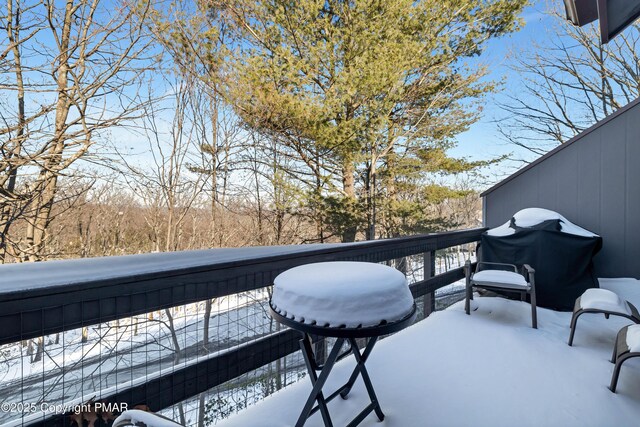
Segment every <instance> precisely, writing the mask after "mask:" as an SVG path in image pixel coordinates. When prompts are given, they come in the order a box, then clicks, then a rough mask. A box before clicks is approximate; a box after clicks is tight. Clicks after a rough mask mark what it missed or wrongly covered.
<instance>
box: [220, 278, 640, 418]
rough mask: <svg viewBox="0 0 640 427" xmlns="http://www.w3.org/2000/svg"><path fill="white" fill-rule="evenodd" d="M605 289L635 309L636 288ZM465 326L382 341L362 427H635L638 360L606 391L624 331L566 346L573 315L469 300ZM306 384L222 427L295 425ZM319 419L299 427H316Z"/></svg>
mask: <svg viewBox="0 0 640 427" xmlns="http://www.w3.org/2000/svg"><path fill="white" fill-rule="evenodd" d="M600 284H601V286H602V287H603V288H608V289H611V290H613V291H615V292H617V293H619V294H620V295H621V296H622V297H623V298H625V299H627V300H629V301H631V302H632V303H633V304H634V305H636V306H640V281H637V280H635V279H609V280H607V279H601V282H600ZM472 308H473V310H474V311H473V312H472V313H471V316H467V315H465V313H464V309H463V303H458V304H455V305H453V306H452V307H450V308H449V309H447V310H444V311H441V312H437V313H434V314H433V315H431V316H430V317H429V318H428V319H426V320H425V321H423V322H420V323H418V324H416V325H414V326H412V327H410V328H407V329H405V330H404V331H402V332H400V333H398V334H396V335H394V336H393V337H390V338H388V339H386V340H383V341H381V342H380V343H379V344H378V346H377V347H376V349H375V351H374V352H373V353H372V355H371V358H370V360H369V362H368V363H367V366H368V369H369V373H370V376H371V379H372V382H373V384H374V386H375V387H376V392H377V394H378V398H379V400H380V402H381V405H382V409H383V411H384V412H385V414H386V419H385V421H384V422H383V423H379V422H378V421H377V418H376V417H375V415H374V414H370V415H369V416H368V417H367V418H366V419H365V420H364V422H363V423H362V424H361V425H362V426H371V427H374V426H375V427H381V426H385V427H406V426H421V425H429V426H470V425H474V426H514V425H517V426H562V427H566V426H581V427H582V426H614V425H615V426H637V425H638V423H639V421H638V420H640V360H634V359H631V360H630V361H628V362H626V363H625V366H624V367H623V368H622V373H621V377H620V382H619V384H618V393H617V394H614V393H611V392H610V391H609V390H608V389H607V386H608V385H609V381H610V379H611V372H612V369H613V365H612V364H611V363H609V361H608V359H609V357H610V356H611V350H612V348H613V343H614V340H615V335H616V332H617V331H618V330H619V329H620V328H621V327H622V326H624V325H626V324H628V323H629V321H627V320H625V319H620V318H614V317H611V318H610V319H609V320H606V319H605V318H604V316H600V315H583V316H582V317H581V318H580V320H579V323H578V329H577V332H576V337H575V341H574V346H573V347H569V346H568V345H567V338H568V335H569V321H570V318H571V313H562V312H556V311H551V310H547V309H539V310H538V329H537V330H536V329H532V328H531V327H530V320H531V319H530V316H531V312H530V306H529V305H528V304H526V303H523V302H520V301H511V300H506V299H502V298H488V297H487V298H476V299H475V300H474V302H473V306H472ZM352 367H353V360H351V358H349V359H348V360H344V361H342V362H340V363H339V364H337V365H336V367H335V369H334V371H333V372H332V375H331V376H330V378H329V380H328V383H327V385H326V386H325V387H326V388H325V390H327V391H330V390H331V389H333V388H336V387H337V386H339V385H341V384H342V382H344V380H345V379H346V377H348V375H349V373H350V372H351V369H352ZM310 388H311V386H310V382H309V381H308V380H307V379H303V380H302V381H299V382H298V383H296V384H293V385H291V386H289V387H287V388H285V389H284V390H282V391H280V392H278V393H275V394H274V395H272V396H270V397H268V398H266V399H265V400H264V401H262V402H260V403H258V404H257V405H255V406H252V407H250V408H248V409H246V410H244V411H242V412H240V413H239V414H237V415H235V416H232V417H231V418H229V419H228V420H226V421H224V422H222V423H221V424H219V425H221V426H223V427H246V426H258V425H259V426H261V427H284V426H291V425H293V424H294V423H295V420H296V419H297V417H298V414H299V412H300V410H301V408H302V406H303V404H304V400H305V399H306V397H307V396H308V394H309V390H310ZM366 403H368V402H367V399H366V392H365V390H364V387H363V385H362V383H361V382H360V381H358V383H357V385H356V387H354V389H353V390H352V392H351V394H350V395H349V399H348V400H341V399H339V398H338V399H336V400H334V401H332V402H331V403H330V404H329V409H330V412H331V415H332V417H333V422H334V424H335V425H345V424H347V423H348V421H349V420H351V418H353V416H355V415H356V414H357V413H358V412H359V411H360V410H361V409H362V408H364V406H365V405H366ZM322 425H323V424H322V419H321V417H320V414H319V413H316V414H315V415H314V416H313V417H312V418H311V419H309V421H308V422H307V424H306V426H308V427H313V426H322Z"/></svg>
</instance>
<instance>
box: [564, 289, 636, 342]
mask: <svg viewBox="0 0 640 427" xmlns="http://www.w3.org/2000/svg"><path fill="white" fill-rule="evenodd" d="M585 313H592V314H604V316H605V318H607V319H608V318H609V316H620V317H625V318H627V319H629V320H631V321H632V322H634V323H640V314H639V313H638V309H637V308H635V306H634V305H633V304H631V303H630V302H629V301H625V300H623V299H622V298H620V297H619V296H618V294H616V293H615V292H612V291H610V290H608V289H587V290H586V291H585V292H584V293H583V294H582V295H581V296H580V297H578V299H576V303H575V305H574V307H573V315H572V316H571V325H570V328H571V332H570V334H569V343H568V344H569V345H570V346H571V345H573V336H574V335H575V332H576V326H577V324H578V318H579V317H580V316H581V315H583V314H585Z"/></svg>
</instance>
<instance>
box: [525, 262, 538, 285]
mask: <svg viewBox="0 0 640 427" xmlns="http://www.w3.org/2000/svg"><path fill="white" fill-rule="evenodd" d="M522 269H523V270H524V272H525V273H526V274H525V277H526V278H527V282H529V284H530V285H531V286H535V274H536V270H535V269H534V268H533V267H531V266H530V265H529V264H525V265H523V266H522Z"/></svg>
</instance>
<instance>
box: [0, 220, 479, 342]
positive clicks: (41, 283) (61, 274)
mask: <svg viewBox="0 0 640 427" xmlns="http://www.w3.org/2000/svg"><path fill="white" fill-rule="evenodd" d="M485 230H486V229H484V228H475V229H469V230H459V231H449V232H444V233H433V234H425V235H417V236H409V237H400V238H394V239H382V240H373V241H365V242H355V243H344V244H313V245H297V246H272V247H247V248H228V249H211V250H201V251H185V252H169V253H156V254H143V255H129V256H118V257H105V258H93V259H91V258H90V259H76V260H64V261H49V262H42V263H29V264H8V265H2V266H0V323H1V324H3V325H6V326H5V327H3V328H0V344H4V343H7V342H15V341H17V340H24V339H27V338H32V337H36V336H43V335H46V334H52V333H57V332H62V331H65V330H69V329H73V328H77V327H80V326H85V325H92V324H96V323H101V322H105V321H110V320H116V319H120V318H124V317H128V316H131V315H137V314H143V313H148V312H150V311H154V310H160V309H163V308H169V307H175V306H178V305H182V304H187V303H192V302H197V301H204V300H206V299H211V298H216V297H222V296H227V295H232V294H237V293H241V292H245V291H249V290H253V289H258V288H261V287H264V286H267V285H269V284H270V283H272V281H273V279H274V278H275V276H276V275H278V274H279V273H280V272H282V271H284V270H286V269H288V268H291V267H294V266H297V265H301V264H307V263H311V262H320V261H338V260H345V261H346V260H359V261H369V262H380V261H385V260H390V259H396V258H401V257H405V256H409V255H415V254H420V253H423V252H427V251H433V250H437V249H444V248H448V247H451V246H455V245H459V244H464V243H469V242H473V241H477V240H479V239H480V235H481V234H482V232H484V231H485Z"/></svg>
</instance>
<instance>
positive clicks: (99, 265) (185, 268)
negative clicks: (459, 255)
mask: <svg viewBox="0 0 640 427" xmlns="http://www.w3.org/2000/svg"><path fill="white" fill-rule="evenodd" d="M484 230H485V229H484V228H475V229H466V230H456V231H448V232H443V233H430V234H420V235H414V236H407V237H398V238H393V239H380V240H368V241H362V242H353V243H333V244H331V243H324V244H320V243H319V244H304V245H286V246H251V247H242V248H217V249H204V250H192V251H179V252H161V253H147V254H136V255H123V256H110V257H97V258H80V259H71V260H56V261H45V262H38V263H16V264H3V265H0V299H1V300H2V301H7V300H14V299H20V298H23V297H24V296H26V294H28V295H30V296H36V295H43V294H51V293H56V290H63V291H64V292H68V291H72V290H74V289H76V288H78V289H79V288H82V289H86V288H87V287H93V286H94V285H96V286H109V285H115V284H120V283H131V282H136V281H140V280H148V279H154V278H158V277H170V276H175V275H183V274H190V273H199V272H205V271H213V270H221V269H225V268H230V267H233V268H237V267H240V266H243V265H246V266H248V265H252V264H256V263H264V262H270V261H279V260H282V259H295V258H306V257H309V256H314V255H323V254H326V255H332V254H335V255H339V254H342V255H345V256H348V255H349V254H351V253H356V252H361V251H362V250H363V249H370V250H375V249H384V248H391V247H398V246H405V245H407V246H410V245H412V244H416V243H427V244H428V243H432V244H434V245H435V248H434V249H442V248H445V247H449V246H451V245H449V244H448V243H445V240H443V239H446V238H456V237H464V236H467V235H473V236H475V235H479V234H480V233H482V232H483V231H484ZM439 241H440V242H441V243H444V245H443V244H438V243H439Z"/></svg>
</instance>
